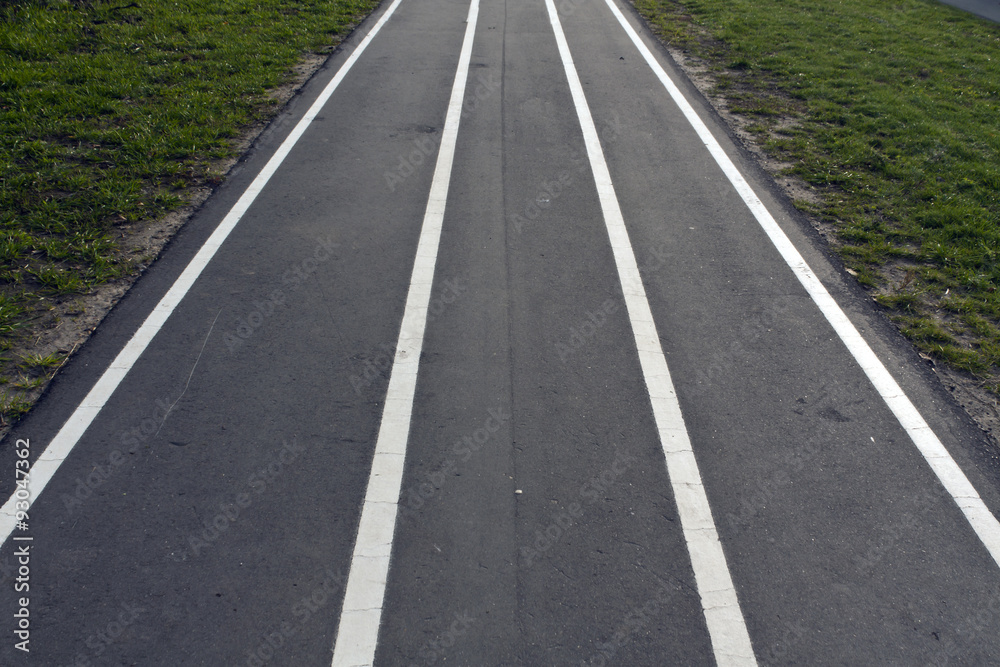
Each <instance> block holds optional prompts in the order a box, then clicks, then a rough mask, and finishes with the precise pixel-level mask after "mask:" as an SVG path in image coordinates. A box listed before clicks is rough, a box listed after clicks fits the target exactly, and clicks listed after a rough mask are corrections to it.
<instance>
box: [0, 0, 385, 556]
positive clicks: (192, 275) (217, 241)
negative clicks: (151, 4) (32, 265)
mask: <svg viewBox="0 0 1000 667" xmlns="http://www.w3.org/2000/svg"><path fill="white" fill-rule="evenodd" d="M400 2H402V0H395V1H394V2H393V3H392V4H391V5H390V6H389V9H387V10H386V12H385V14H383V15H382V18H380V19H379V20H378V22H377V23H376V24H375V25H374V26H373V27H372V29H371V31H369V33H368V34H367V35H366V36H365V38H364V39H363V40H362V41H361V43H360V44H358V47H357V48H356V49H355V50H354V53H352V54H351V55H350V57H349V58H348V59H347V60H346V61H344V64H343V65H341V67H340V69H339V70H338V71H337V74H336V75H335V76H334V77H333V79H332V80H331V81H330V83H328V84H327V85H326V88H324V89H323V92H322V93H320V96H319V97H318V98H317V99H316V101H315V102H313V104H312V106H311V107H309V110H308V111H307V112H306V115H305V116H303V117H302V119H300V120H299V122H298V123H297V124H296V125H295V128H294V129H293V130H292V132H291V133H290V134H289V135H288V136H287V137H286V138H285V140H284V141H283V142H282V143H281V146H279V147H278V150H277V151H276V152H275V154H274V155H272V156H271V159H270V160H268V162H267V164H266V165H264V168H263V169H262V170H261V172H260V173H259V174H257V177H256V178H255V179H254V180H253V182H252V183H251V184H250V186H249V187H247V189H246V190H245V191H244V192H243V195H242V196H241V197H240V198H239V200H238V201H237V202H236V204H235V205H234V206H233V207H232V208H231V209H230V210H229V213H227V214H226V217H225V218H223V219H222V222H220V223H219V226H218V227H216V229H215V231H214V232H213V233H212V235H211V236H210V237H209V238H208V240H207V241H205V244H204V245H203V246H202V247H201V249H200V250H199V251H198V254H196V255H195V256H194V258H192V260H191V261H190V262H189V263H188V265H187V267H185V269H184V272H183V273H181V275H180V276H179V277H178V278H177V280H176V281H174V284H173V285H171V287H170V290H169V291H168V292H167V293H166V294H165V295H164V296H163V298H162V299H160V302H159V303H158V304H156V307H155V308H153V312H151V313H150V314H149V316H148V317H147V318H146V320H145V321H144V322H143V323H142V326H140V327H139V329H138V331H136V332H135V335H133V336H132V338H131V339H130V340H129V341H128V343H126V344H125V347H123V348H122V351H121V352H119V353H118V356H117V357H115V359H114V361H112V362H111V365H110V366H108V368H107V370H105V371H104V373H103V374H102V375H101V377H100V379H98V381H97V383H96V384H95V385H94V387H93V388H92V389H91V390H90V393H88V394H87V396H86V397H84V399H83V401H82V402H81V403H80V405H79V406H77V408H76V410H74V411H73V414H72V415H70V417H69V419H67V420H66V423H65V424H63V426H62V428H61V429H59V432H58V433H56V435H55V437H54V438H53V439H52V442H50V443H49V445H48V447H46V448H45V450H44V451H43V452H42V453H41V455H39V457H38V459H37V460H36V461H35V464H34V465H33V466H31V471H30V473H29V474H30V498H29V499H28V502H29V503H34V502H35V500H37V499H38V496H39V495H41V493H42V491H43V490H44V489H45V486H46V485H47V484H48V483H49V480H51V479H52V477H53V475H55V473H56V471H57V470H58V469H59V466H61V465H62V462H63V461H65V460H66V457H68V456H69V454H70V452H72V451H73V448H74V447H75V446H76V443H77V442H79V440H80V438H81V437H83V434H84V433H85V432H86V431H87V429H88V428H89V427H90V424H91V423H92V422H93V421H94V419H95V418H96V417H97V415H98V413H100V411H101V410H102V409H103V408H104V405H105V404H106V403H107V402H108V399H109V398H111V395H112V394H113V393H114V392H115V389H117V388H118V385H119V384H121V381H122V380H123V379H124V378H125V376H126V375H127V374H128V372H129V371H130V370H131V369H132V366H134V365H135V362H136V361H138V359H139V357H140V356H141V355H142V353H143V352H145V350H146V348H147V347H148V346H149V343H150V342H151V341H152V340H153V338H154V337H155V336H156V334H157V333H159V331H160V329H161V328H162V327H163V324H164V323H165V322H166V321H167V318H169V317H170V315H171V314H172V313H173V312H174V309H175V308H176V307H177V305H178V304H179V303H180V302H181V300H182V299H183V298H184V296H185V295H186V294H187V293H188V291H189V290H190V289H191V286H192V285H194V283H195V281H196V280H197V279H198V276H200V275H201V272H202V271H203V270H204V269H205V267H206V266H208V263H209V262H210V261H211V260H212V258H213V257H214V256H215V253H216V252H218V250H219V248H220V247H221V246H222V244H223V242H225V240H226V238H227V237H228V236H229V234H230V232H232V231H233V229H234V228H235V227H236V225H237V223H238V222H239V221H240V219H241V218H242V217H243V215H244V214H245V213H246V212H247V210H248V209H249V208H250V206H251V205H252V204H253V202H254V201H255V200H256V199H257V195H259V194H260V193H261V191H262V190H263V189H264V186H266V185H267V182H268V181H269V180H270V179H271V176H273V175H274V173H275V172H276V171H277V170H278V167H280V166H281V163H282V162H284V160H285V158H286V157H287V156H288V154H289V153H290V152H291V150H292V148H293V147H294V146H295V144H296V143H297V142H298V140H299V139H300V138H301V137H302V135H303V133H304V132H305V131H306V128H308V127H309V124H310V123H312V121H313V119H314V118H316V116H317V114H319V112H320V111H321V110H322V108H323V105H324V104H326V102H327V100H328V99H329V98H330V96H331V95H332V94H333V91H335V90H336V89H337V87H338V86H339V85H340V82H341V81H343V80H344V77H345V76H347V73H348V72H349V71H350V70H351V67H353V66H354V63H356V62H357V61H358V58H360V57H361V54H362V53H364V50H365V49H366V48H368V45H369V44H370V43H371V41H372V39H374V38H375V35H377V34H378V32H379V31H380V30H381V29H382V26H384V25H385V24H386V21H388V20H389V17H390V16H392V14H393V12H395V11H396V7H398V6H399V3H400ZM16 502H17V500H16V498H15V496H14V495H11V497H10V499H9V500H7V502H6V503H4V506H3V507H2V508H0V545H2V544H3V543H4V542H6V541H7V538H9V537H10V534H11V532H12V531H13V530H14V527H15V526H16V524H17V522H16V520H15V518H14V517H15V507H16Z"/></svg>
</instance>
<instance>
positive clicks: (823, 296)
mask: <svg viewBox="0 0 1000 667" xmlns="http://www.w3.org/2000/svg"><path fill="white" fill-rule="evenodd" d="M605 2H607V5H608V7H610V8H611V11H612V13H614V15H615V17H616V18H617V19H618V22H619V23H621V25H622V27H623V28H624V29H625V32H626V33H628V36H629V37H630V38H631V39H632V42H633V43H634V44H635V45H636V48H638V49H639V52H640V53H641V54H642V57H643V58H645V59H646V62H647V63H648V64H649V66H650V67H651V68H652V70H653V72H654V73H655V74H656V76H657V77H658V78H659V79H660V82H661V83H662V84H663V86H664V87H665V88H666V89H667V92H668V93H670V97H671V98H673V100H674V103H675V104H677V106H678V107H680V109H681V111H682V112H683V113H684V116H685V117H686V118H687V120H688V122H689V123H691V126H692V127H693V128H694V130H695V132H697V133H698V137H699V138H700V139H701V141H702V143H704V144H705V147H706V148H707V149H708V151H709V152H710V153H711V154H712V157H713V158H715V161H716V162H717V163H718V164H719V166H720V167H721V168H722V171H723V172H725V174H726V177H727V178H729V182H730V183H732V184H733V187H734V188H735V189H736V191H737V192H738V193H739V195H740V197H742V198H743V201H744V202H745V203H746V205H747V207H748V208H749V209H750V210H751V212H753V215H754V217H755V218H757V222H758V223H759V224H760V226H761V227H762V228H763V229H764V231H765V232H766V233H767V235H768V237H769V238H770V239H771V243H773V244H774V247H775V248H777V249H778V252H779V253H781V256H782V258H784V260H785V263H787V264H788V266H789V267H790V268H791V269H792V271H793V272H794V273H795V277H796V278H798V279H799V282H800V283H802V286H803V287H805V288H806V291H807V292H808V293H809V296H810V297H812V300H813V301H814V302H815V303H816V305H817V306H819V309H820V311H822V313H823V315H824V316H825V317H826V319H827V321H829V322H830V324H831V325H833V328H834V330H835V331H836V332H837V335H838V336H839V337H840V340H842V341H843V343H844V345H845V346H846V347H847V349H848V351H849V352H850V353H851V355H852V356H853V357H854V358H855V360H856V361H857V362H858V364H859V365H860V366H861V368H862V369H863V370H864V372H865V374H866V375H867V376H868V379H869V380H870V381H871V383H872V384H873V385H874V386H875V389H876V390H878V393H879V394H880V395H881V396H882V400H884V401H885V403H886V405H888V406H889V409H890V410H891V411H892V413H893V414H894V415H896V419H898V420H899V423H900V425H902V427H903V428H904V429H905V430H906V432H907V434H908V435H909V436H910V439H911V440H912V441H913V444H914V445H916V446H917V449H918V450H920V453H921V454H922V455H923V457H924V459H925V460H926V461H927V463H928V465H930V467H931V469H932V470H933V471H934V473H935V474H936V475H937V477H938V479H939V480H940V481H941V484H942V485H943V486H944V488H945V489H946V490H947V491H948V493H950V494H951V496H952V498H953V499H954V500H955V502H956V503H957V504H958V506H959V508H961V510H962V512H963V513H964V514H965V518H966V519H967V520H968V521H969V524H970V525H971V526H972V529H973V530H975V531H976V534H977V535H978V536H979V539H980V540H982V542H983V544H984V545H985V546H986V549H987V550H988V551H989V552H990V555H991V556H993V560H994V561H995V562H996V563H997V564H998V565H1000V522H998V521H997V519H996V517H995V516H993V514H992V513H991V512H990V510H989V508H988V507H986V503H984V502H983V500H982V498H981V497H980V496H979V493H978V492H977V491H976V489H975V487H973V486H972V483H971V482H970V481H969V478H968V477H966V476H965V473H964V472H962V469H961V467H960V466H959V465H958V463H956V462H955V459H953V458H952V456H951V454H949V453H948V450H947V449H946V448H945V446H944V445H943V444H942V443H941V440H940V439H939V438H938V437H937V435H936V434H935V433H934V431H932V430H931V428H930V426H928V424H927V422H926V421H924V418H923V417H922V416H921V415H920V412H919V411H918V410H917V408H916V406H915V405H914V404H913V402H912V401H910V399H909V397H908V396H907V395H906V393H905V392H904V391H903V389H902V388H901V387H900V386H899V384H898V383H897V382H896V380H895V379H894V378H893V377H892V375H891V374H890V373H889V371H888V369H886V367H885V365H884V364H883V363H882V362H881V360H879V358H878V357H877V356H876V355H875V353H874V352H873V351H872V349H871V347H869V345H868V343H867V342H866V341H865V339H864V338H862V337H861V334H860V333H859V332H858V330H857V328H855V326H854V325H853V324H852V323H851V321H850V320H849V319H848V318H847V315H845V314H844V311H843V310H842V309H841V308H840V306H839V305H838V304H837V302H836V301H835V300H834V299H833V297H832V296H831V295H830V293H829V292H828V291H827V290H826V288H825V287H824V286H823V283H822V282H820V280H819V278H818V277H816V274H815V273H813V270H812V269H811V268H810V267H809V265H808V264H807V263H806V260H805V258H803V257H802V255H801V254H800V253H799V251H798V250H796V248H795V246H794V245H792V241H791V239H789V238H788V235H787V234H785V232H784V231H783V230H782V229H781V227H779V226H778V223H777V222H775V220H774V218H773V217H772V216H771V214H770V212H769V211H768V210H767V208H766V207H765V206H764V204H763V202H761V201H760V198H758V197H757V195H756V193H754V191H753V189H752V188H751V187H750V185H749V184H748V183H747V182H746V179H744V178H743V175H742V174H741V173H740V171H739V170H738V169H737V168H736V165H734V164H733V162H732V160H730V159H729V156H728V155H726V153H725V151H724V150H722V146H721V145H720V144H719V142H718V141H716V139H715V137H714V136H712V133H711V132H710V131H709V130H708V127H707V126H706V125H705V123H704V122H703V121H702V120H701V118H700V117H699V116H698V114H697V113H696V112H695V110H694V108H693V107H692V106H691V104H690V103H689V102H688V101H687V99H686V98H685V97H684V95H683V93H681V91H680V89H679V88H678V87H677V86H676V85H675V84H674V82H673V81H672V80H671V79H670V77H668V76H667V73H666V72H665V71H664V70H663V67H661V66H660V63H659V62H657V61H656V58H655V57H654V56H653V54H652V53H651V52H650V50H649V49H648V48H646V45H645V44H644V43H643V42H642V40H641V39H640V38H639V35H638V34H637V33H636V31H635V30H634V29H633V28H632V26H631V25H630V24H629V23H628V21H627V20H626V19H625V16H624V15H623V14H622V13H621V11H619V9H618V7H617V6H616V5H615V4H614V2H613V1H612V0H605Z"/></svg>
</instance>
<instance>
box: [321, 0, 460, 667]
mask: <svg viewBox="0 0 1000 667" xmlns="http://www.w3.org/2000/svg"><path fill="white" fill-rule="evenodd" d="M478 18H479V0H472V4H471V5H470V6H469V15H468V18H467V19H466V21H467V25H466V28H465V38H464V41H463V42H462V51H461V53H460V55H459V58H458V69H457V71H456V72H455V83H454V84H453V85H452V89H451V98H450V99H449V101H448V113H447V115H446V116H445V121H444V129H443V130H442V132H441V145H440V147H439V149H438V157H437V164H436V165H435V166H434V176H433V179H432V180H431V189H430V194H429V196H428V198H427V208H426V209H425V210H424V221H423V225H422V226H421V228H420V240H419V241H418V243H417V253H416V256H415V258H414V262H413V273H412V275H411V278H410V288H409V291H408V293H407V295H406V306H405V307H404V308H403V321H402V323H401V324H400V329H399V342H398V343H397V345H396V356H395V358H394V359H393V361H392V369H391V371H390V373H389V388H388V390H387V391H386V397H385V407H384V408H383V409H382V423H381V425H380V426H379V432H378V438H377V439H376V441H375V456H374V458H373V460H372V470H371V475H370V476H369V478H368V488H367V490H366V491H365V500H364V504H363V505H362V507H361V520H360V521H359V522H358V537H357V540H356V541H355V543H354V554H353V556H352V557H351V568H350V572H349V573H348V577H347V587H346V590H345V591H344V607H343V609H342V611H341V612H340V626H339V627H338V628H337V637H336V641H335V643H334V645H333V663H332V665H333V667H359V666H360V665H371V664H372V663H373V662H374V661H375V648H376V646H377V644H378V630H379V624H380V623H381V622H382V605H383V603H384V600H385V585H386V581H387V579H388V577H389V557H390V555H391V553H392V540H393V536H394V533H395V529H396V514H397V511H398V509H399V494H400V492H401V491H402V488H403V462H404V460H405V458H406V443H407V438H408V437H409V431H410V416H411V413H412V410H413V395H414V393H415V392H416V390H417V368H418V364H419V362H420V351H421V350H422V349H423V345H424V331H425V330H426V327H427V307H428V305H429V304H430V298H431V285H432V284H433V282H434V267H435V265H436V264H437V255H438V244H439V242H440V240H441V228H442V227H443V225H444V211H445V202H447V200H448V186H449V184H450V182H451V165H452V161H453V159H454V157H455V143H456V141H457V140H458V124H459V121H460V120H461V117H462V102H463V101H464V99H465V84H466V80H467V79H468V76H469V62H470V60H471V58H472V43H473V40H474V38H475V34H476V21H477V19H478Z"/></svg>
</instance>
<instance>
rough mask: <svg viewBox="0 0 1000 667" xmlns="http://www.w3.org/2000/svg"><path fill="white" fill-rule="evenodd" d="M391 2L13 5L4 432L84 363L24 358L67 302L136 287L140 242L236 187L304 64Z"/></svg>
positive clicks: (1, 165) (7, 77)
mask: <svg viewBox="0 0 1000 667" xmlns="http://www.w3.org/2000/svg"><path fill="white" fill-rule="evenodd" d="M377 4H378V2H377V0H280V1H279V0H255V1H254V2H248V1H247V0H215V1H214V2H210V3H205V2H198V1H196V0H170V1H166V0H140V1H139V2H128V1H127V0H114V1H112V2H107V1H104V0H48V1H46V0H10V1H8V2H3V3H0V355H6V356H0V425H5V424H8V423H10V422H11V421H13V420H14V419H16V418H17V417H18V416H20V415H21V414H23V413H24V412H25V411H26V410H27V409H28V407H30V400H29V394H30V393H31V392H32V391H33V390H36V389H38V388H39V387H40V386H43V385H44V383H45V382H46V381H47V380H48V379H49V378H50V377H51V375H52V373H54V369H55V368H56V367H58V365H59V364H60V363H61V361H62V358H65V356H66V355H68V354H69V350H63V351H62V352H61V353H55V354H54V356H49V355H46V356H44V357H43V356H41V355H39V354H38V353H35V355H34V356H32V355H31V353H22V354H17V353H15V352H16V351H18V349H19V346H20V347H21V348H23V343H24V341H25V340H26V339H27V338H29V337H33V336H34V335H35V334H36V333H37V330H38V328H39V327H52V326H58V322H53V321H52V316H51V315H50V313H51V311H52V310H53V304H58V303H60V302H63V301H66V300H71V299H79V296H78V295H82V294H87V293H88V292H90V291H91V290H93V289H94V288H95V287H97V286H100V285H105V284H108V283H110V282H114V281H117V280H121V279H128V278H132V277H134V276H135V275H136V274H137V273H138V271H139V270H140V269H141V268H142V267H141V265H140V264H141V261H142V259H140V260H137V259H136V258H135V257H134V256H133V254H130V253H129V252H126V250H125V248H124V245H126V243H127V240H128V236H129V235H130V234H133V233H135V232H136V230H137V229H141V228H142V227H143V226H144V225H146V224H148V223H149V222H150V221H152V220H156V219H158V218H160V217H162V216H163V215H164V214H166V213H167V212H169V211H172V210H175V209H178V208H179V207H181V206H182V205H183V204H184V203H185V202H187V201H188V200H189V199H190V196H191V193H192V192H193V191H194V190H195V189H197V188H204V187H205V186H212V185H215V184H218V183H219V182H221V179H222V173H220V170H219V165H220V161H221V160H225V159H227V158H232V157H233V156H234V155H235V154H236V151H237V142H238V140H239V139H240V138H241V137H242V136H243V135H244V134H246V132H247V131H248V128H250V127H252V126H254V124H258V125H259V124H260V123H262V122H263V121H266V120H267V119H269V118H270V117H272V116H273V115H274V114H275V113H277V111H278V108H279V103H278V100H277V99H276V97H275V95H274V94H273V91H274V90H275V88H276V87H278V86H280V85H282V84H285V83H286V82H288V81H289V79H290V78H291V77H292V68H293V66H294V65H295V64H296V63H298V62H299V61H300V60H301V59H302V58H303V56H304V55H306V54H325V53H329V52H330V51H332V49H333V47H334V46H335V45H336V44H338V43H339V41H340V39H341V36H343V35H346V33H347V32H348V31H349V30H350V29H351V28H352V27H353V26H354V25H355V24H356V23H357V22H358V21H359V20H360V19H361V18H363V17H364V16H366V15H367V14H368V13H369V12H371V11H372V9H374V8H375V6H377ZM145 259H147V260H148V258H145ZM20 351H21V352H24V351H23V349H21V350H20ZM60 357H62V358H60ZM36 393H37V392H36Z"/></svg>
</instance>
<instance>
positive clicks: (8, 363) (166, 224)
mask: <svg viewBox="0 0 1000 667" xmlns="http://www.w3.org/2000/svg"><path fill="white" fill-rule="evenodd" d="M338 45H339V44H338ZM336 46H337V45H334V46H330V47H328V48H327V49H325V52H324V53H323V54H318V53H310V54H307V55H305V56H304V57H303V58H302V59H301V60H300V61H299V62H298V63H297V64H296V65H295V66H293V67H292V68H291V74H292V76H291V77H290V78H289V79H288V80H287V81H286V82H285V83H284V84H282V85H280V86H278V87H277V88H274V89H273V90H271V91H269V93H268V96H269V97H270V98H271V99H273V100H275V101H276V102H277V103H278V104H277V105H276V112H275V114H274V115H277V114H278V113H280V112H281V109H283V108H284V106H285V105H286V104H287V103H288V101H289V100H290V99H292V97H293V96H294V95H295V94H296V93H297V92H298V91H299V89H300V88H302V86H303V85H304V84H305V82H306V81H308V80H309V78H310V77H311V76H312V75H313V74H314V73H315V72H316V70H318V69H319V68H320V67H321V66H322V65H323V63H325V62H326V60H327V58H329V56H330V54H332V53H333V52H334V50H335V49H336ZM268 122H270V121H267V122H265V121H260V122H258V123H256V124H254V125H253V126H251V127H249V128H247V129H246V131H245V132H244V133H243V134H242V135H241V136H240V137H239V138H237V139H236V140H234V142H233V149H234V156H233V157H230V158H227V159H225V160H217V161H214V162H211V163H210V164H209V165H208V167H209V169H210V170H211V172H214V173H216V174H220V175H222V176H223V177H224V176H225V175H227V174H228V173H229V171H230V170H231V169H232V168H233V166H234V165H235V164H236V163H237V162H238V161H239V159H240V157H242V155H243V154H245V153H246V152H247V150H248V149H249V148H250V147H251V146H252V145H253V143H254V141H256V140H257V137H258V136H260V133H261V132H263V131H264V128H266V127H267V124H268ZM219 182H221V179H220V180H219ZM213 191H214V188H212V187H207V186H199V187H193V188H190V189H188V190H183V191H180V192H177V193H176V194H177V195H178V196H179V197H180V198H181V199H182V200H183V201H184V202H185V204H184V206H183V207H181V208H179V209H176V210H174V211H172V212H170V213H168V214H167V215H165V216H163V217H162V218H158V219H155V220H142V221H139V222H137V223H135V224H132V225H121V226H119V227H118V233H119V239H118V243H119V245H120V247H121V249H122V251H123V254H124V256H125V257H126V258H128V259H130V260H132V261H133V262H134V263H135V266H136V271H135V272H134V273H133V274H132V275H130V276H128V277H125V278H121V279H119V280H115V281H112V282H109V283H107V284H104V285H100V286H98V287H96V288H94V289H93V290H92V291H90V292H89V293H87V294H83V295H71V296H67V297H46V298H43V299H41V300H40V303H39V305H38V307H37V308H36V310H35V312H34V313H32V315H33V318H32V320H31V322H32V323H31V325H29V328H28V329H27V330H26V331H25V332H23V333H22V336H21V338H20V341H19V342H18V343H16V344H15V345H14V346H13V347H12V348H11V349H10V350H8V351H7V353H6V354H5V358H6V359H5V360H4V361H3V362H2V363H0V375H3V376H6V377H8V378H10V379H11V381H17V380H18V379H19V378H27V379H36V381H37V380H41V381H42V384H40V386H38V387H35V388H33V389H17V390H14V389H12V388H11V387H10V386H6V387H3V388H0V393H2V394H3V395H5V396H6V398H7V399H8V400H9V399H11V398H14V397H16V399H17V400H18V401H19V402H24V403H26V404H30V405H34V404H35V403H36V402H37V401H38V399H39V398H41V396H42V395H43V394H44V393H45V390H46V389H47V388H48V384H49V382H50V381H51V379H52V377H54V375H55V373H56V372H58V368H56V369H50V370H48V371H44V370H41V369H39V370H37V371H35V372H32V371H31V370H27V369H24V368H22V367H19V366H18V361H19V360H21V359H23V358H24V357H25V356H26V355H38V356H41V357H45V356H47V355H59V356H64V357H65V358H64V359H63V361H62V363H61V364H60V366H59V368H61V367H62V366H63V365H65V363H66V362H67V361H68V360H69V359H70V358H71V357H72V356H73V353H74V352H75V351H76V350H77V349H78V348H79V347H80V346H81V345H82V344H83V343H84V342H86V340H87V339H88V338H89V337H90V335H91V334H92V333H93V332H94V330H95V329H96V328H97V325H99V324H100V323H101V321H102V320H103V319H104V317H105V316H106V315H107V314H108V312H110V310H111V309H112V308H113V307H114V306H115V304H116V303H118V301H119V300H120V299H121V298H122V297H123V296H124V295H125V293H126V292H127V291H128V290H129V288H130V287H132V285H133V284H134V283H135V282H136V280H138V279H139V277H140V276H141V275H142V274H143V273H145V272H146V269H148V268H149V266H150V265H151V264H152V263H153V262H154V261H155V260H156V258H157V257H159V255H160V253H161V252H162V250H163V248H164V247H165V246H166V244H167V243H168V242H169V241H170V239H171V238H173V236H174V234H176V233H177V231H178V230H179V229H180V228H181V227H183V226H184V224H185V223H186V222H187V221H188V220H189V219H190V218H191V216H192V215H194V213H195V212H196V211H197V210H198V209H199V208H200V207H201V205H202V204H204V203H205V201H206V200H207V199H208V198H209V196H211V194H212V192H213ZM12 425H13V423H12V422H11V423H8V422H5V423H0V440H2V439H3V438H4V437H5V436H6V435H7V433H8V431H10V428H11V426H12Z"/></svg>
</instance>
